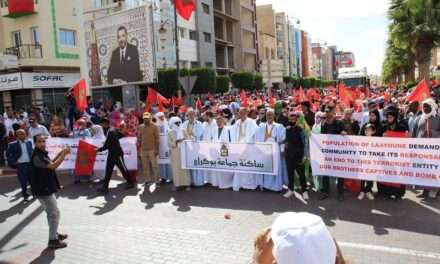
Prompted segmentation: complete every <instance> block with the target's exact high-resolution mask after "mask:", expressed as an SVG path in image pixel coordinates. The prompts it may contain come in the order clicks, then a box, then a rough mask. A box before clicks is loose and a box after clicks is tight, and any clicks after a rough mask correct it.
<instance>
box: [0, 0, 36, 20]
mask: <svg viewBox="0 0 440 264" xmlns="http://www.w3.org/2000/svg"><path fill="white" fill-rule="evenodd" d="M38 12H39V6H38V0H0V16H3V17H8V18H19V17H23V16H29V15H33V14H37V13H38Z"/></svg>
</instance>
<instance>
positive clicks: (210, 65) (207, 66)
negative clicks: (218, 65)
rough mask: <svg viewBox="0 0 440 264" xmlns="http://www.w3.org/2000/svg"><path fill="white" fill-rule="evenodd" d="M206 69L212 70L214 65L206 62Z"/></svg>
mask: <svg viewBox="0 0 440 264" xmlns="http://www.w3.org/2000/svg"><path fill="white" fill-rule="evenodd" d="M205 66H206V68H212V66H213V64H212V62H210V61H207V62H205Z"/></svg>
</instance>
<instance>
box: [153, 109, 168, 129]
mask: <svg viewBox="0 0 440 264" xmlns="http://www.w3.org/2000/svg"><path fill="white" fill-rule="evenodd" d="M154 117H155V118H156V124H157V125H158V126H163V125H164V124H165V122H166V121H165V120H164V121H162V120H160V117H165V114H164V113H163V112H157V113H156V114H155V115H154Z"/></svg>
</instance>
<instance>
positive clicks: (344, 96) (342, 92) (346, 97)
mask: <svg viewBox="0 0 440 264" xmlns="http://www.w3.org/2000/svg"><path fill="white" fill-rule="evenodd" d="M338 88H339V99H340V100H341V103H342V104H343V105H344V106H345V107H350V103H351V102H353V101H354V99H355V97H353V92H352V91H350V90H349V89H347V87H345V84H344V83H343V82H341V83H340V84H339V85H338Z"/></svg>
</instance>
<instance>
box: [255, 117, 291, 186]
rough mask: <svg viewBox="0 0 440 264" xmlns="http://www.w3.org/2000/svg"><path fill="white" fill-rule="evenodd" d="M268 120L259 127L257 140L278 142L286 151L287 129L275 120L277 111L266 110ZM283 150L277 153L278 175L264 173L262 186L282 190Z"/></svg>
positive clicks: (281, 148)
mask: <svg viewBox="0 0 440 264" xmlns="http://www.w3.org/2000/svg"><path fill="white" fill-rule="evenodd" d="M265 117H266V122H264V123H261V124H260V126H259V127H258V131H257V135H256V141H257V142H262V143H276V144H278V145H279V148H280V150H281V152H284V140H285V139H286V129H285V128H284V126H283V125H281V124H278V123H276V122H275V111H274V110H273V109H268V110H267V111H266V115H265ZM281 152H280V151H279V152H278V153H277V159H276V160H277V161H278V173H277V174H276V175H263V180H262V183H261V185H262V187H263V188H265V189H268V190H271V191H277V192H278V191H281V190H282V189H283V174H282V166H281Z"/></svg>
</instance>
